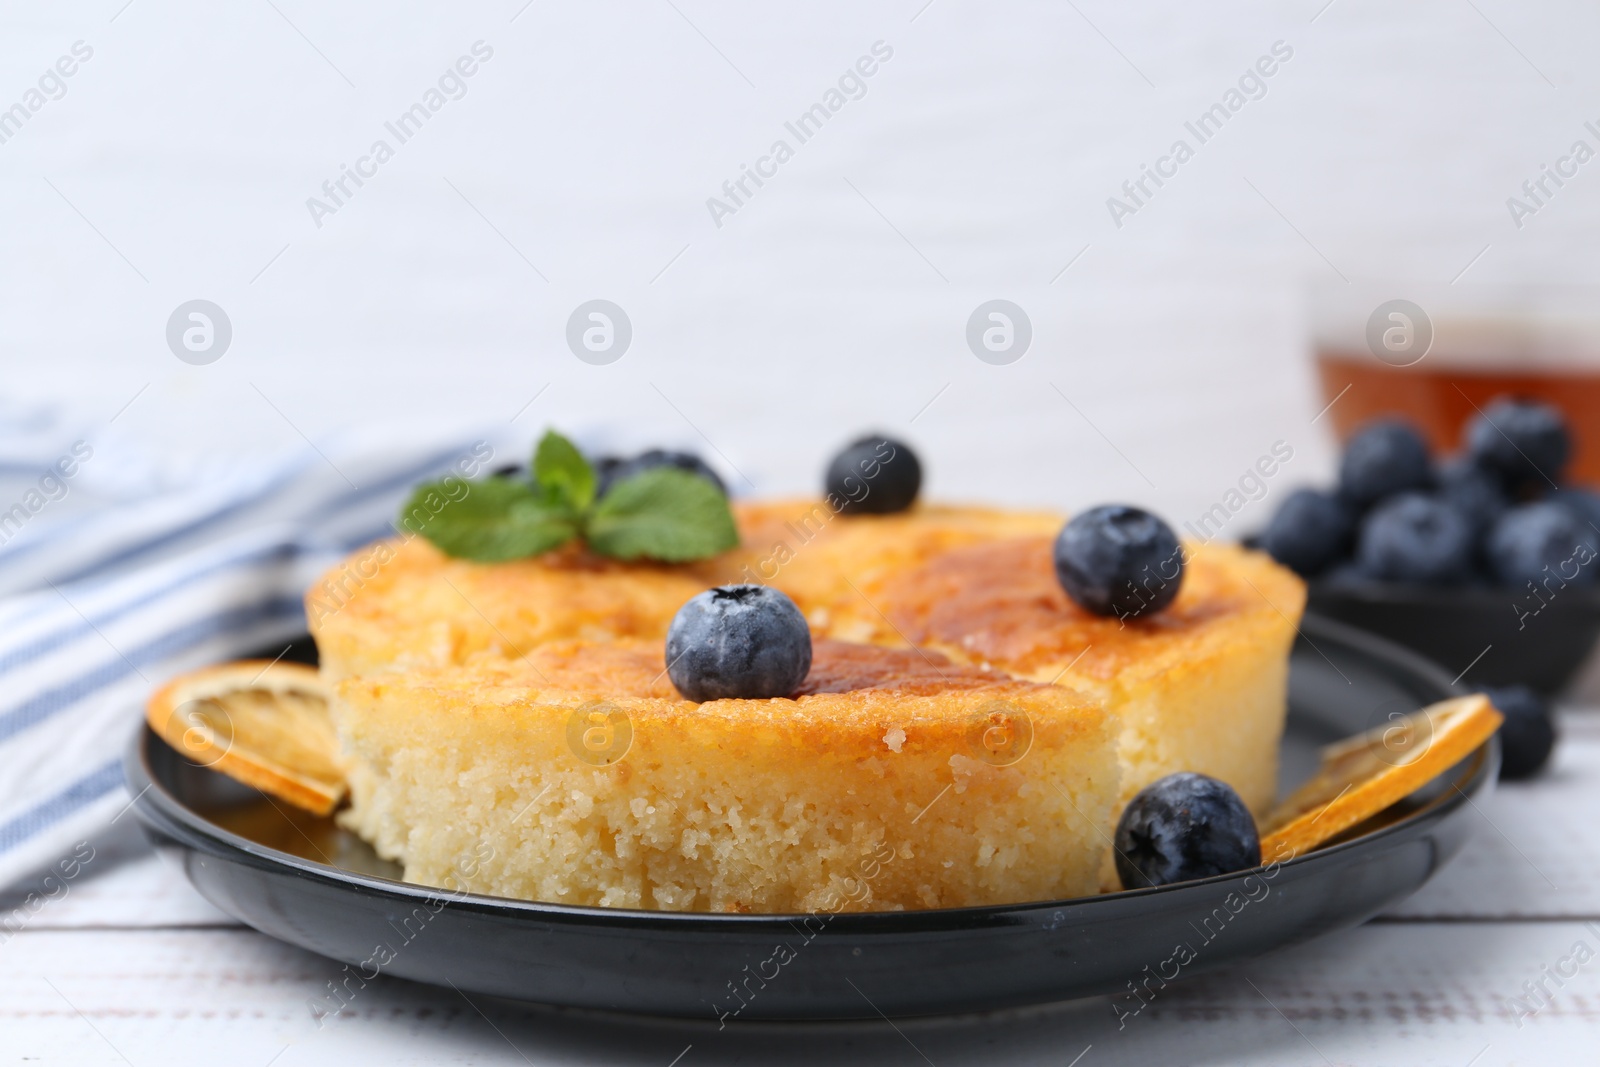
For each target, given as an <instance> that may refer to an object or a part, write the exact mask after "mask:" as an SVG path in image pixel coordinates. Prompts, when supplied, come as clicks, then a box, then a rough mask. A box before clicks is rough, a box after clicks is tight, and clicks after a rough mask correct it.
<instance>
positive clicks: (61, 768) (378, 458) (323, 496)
mask: <svg viewBox="0 0 1600 1067" xmlns="http://www.w3.org/2000/svg"><path fill="white" fill-rule="evenodd" d="M508 429H509V428H508ZM53 444H56V443H54V442H53ZM485 445H487V446H488V451H487V453H486V452H485V449H484V446H485ZM507 447H508V442H507V441H506V440H504V439H497V438H496V437H493V436H490V435H486V434H480V435H476V436H473V435H461V436H460V437H454V436H452V437H445V438H440V437H433V438H432V439H429V440H421V441H418V440H411V441H409V442H402V443H397V442H396V440H395V439H393V438H392V437H390V438H387V439H380V438H374V437H366V438H363V437H360V436H355V435H352V436H350V437H347V438H345V439H343V440H339V441H330V442H319V445H318V447H317V448H310V447H307V448H304V449H297V450H295V451H293V452H291V453H286V454H284V455H281V456H278V457H276V458H274V459H273V460H271V461H267V462H258V463H254V464H243V465H241V466H239V467H238V468H237V469H236V470H234V471H233V472H232V473H231V474H230V475H229V476H227V477H223V478H214V479H211V480H209V481H206V482H204V483H201V484H195V485H192V486H180V487H177V488H168V489H166V490H165V491H161V492H152V493H148V494H137V493H136V494H130V495H132V496H134V497H135V498H134V499H122V500H117V499H115V498H114V496H105V495H102V496H101V498H99V499H92V494H88V493H79V497H80V498H81V497H91V499H74V500H73V504H74V505H75V506H72V507H67V506H65V505H63V506H60V507H57V508H56V510H57V511H59V512H60V514H59V515H58V514H56V513H55V512H53V511H52V507H54V506H55V505H54V504H52V505H51V506H46V507H39V508H37V510H35V511H26V509H25V512H26V513H24V512H18V513H16V514H17V516H18V518H17V521H16V523H14V524H13V526H14V527H20V528H10V529H6V530H5V531H4V532H5V537H4V539H3V543H0V887H4V886H6V885H9V884H11V883H14V882H15V881H17V880H18V879H20V878H22V877H25V876H27V875H28V874H30V873H32V872H33V871H35V870H37V869H39V868H41V867H44V866H47V865H49V864H51V863H53V862H55V861H56V860H58V859H60V858H61V857H62V856H65V855H67V854H69V853H70V852H71V851H72V848H73V846H74V845H75V844H76V843H77V842H78V841H81V840H83V839H84V838H85V837H88V836H90V835H92V834H93V833H94V832H96V831H97V830H98V829H101V828H103V827H104V826H105V824H106V823H108V822H109V821H110V820H111V819H113V818H115V817H117V816H118V813H119V812H121V811H122V810H124V809H125V808H126V807H127V806H128V804H129V802H130V800H132V799H133V798H131V797H129V796H128V795H127V793H126V790H125V789H123V787H122V771H121V756H122V752H123V749H124V748H125V746H126V744H127V742H128V741H129V739H130V738H131V737H132V735H133V733H134V731H135V730H137V729H138V728H139V727H140V724H141V722H142V721H143V703H144V700H145V698H146V697H147V696H148V694H149V693H150V691H151V690H152V689H153V688H155V687H156V686H158V685H160V684H161V683H162V682H163V681H164V680H166V679H167V678H169V677H171V676H172V675H173V674H175V673H178V672H180V671H183V670H189V669H192V668H194V667H198V666H202V665H204V664H206V663H210V662H216V661H220V660H226V659H230V658H236V657H238V656H240V655H242V654H245V653H248V652H252V651H256V650H259V649H261V648H264V647H271V646H273V645H274V644H275V643H277V642H282V643H284V644H287V643H288V641H289V640H290V639H291V638H293V637H294V636H296V635H298V634H300V633H303V632H304V630H305V615H304V611H303V608H302V601H301V598H302V596H303V594H304V591H305V589H306V588H307V587H308V586H309V585H310V583H311V582H312V581H313V579H314V578H315V577H316V576H317V575H319V574H320V573H321V572H322V571H323V570H325V569H326V568H328V567H329V566H331V565H332V564H333V563H334V562H335V561H337V560H338V559H339V558H340V557H341V556H343V555H345V554H347V553H348V552H350V551H351V550H353V549H354V548H356V547H359V546H360V545H362V544H365V543H367V542H370V541H372V540H375V539H376V538H378V537H382V536H384V535H385V534H387V533H391V532H393V527H392V525H391V520H392V519H393V517H394V516H395V515H396V514H397V513H398V510H399V505H400V503H401V501H402V500H403V499H404V496H405V495H406V493H407V491H408V490H409V488H410V487H411V486H412V485H414V484H415V483H417V482H419V481H422V480H424V479H427V478H431V477H437V476H440V475H442V474H444V473H447V472H448V471H450V470H451V469H452V468H454V469H456V470H458V471H461V470H463V469H467V470H470V471H473V472H476V473H481V472H482V471H483V470H484V469H486V468H488V467H492V466H493V465H494V464H496V463H497V462H504V458H497V457H504V456H505V455H506V451H505V450H506V449H507ZM15 451H16V450H15V449H11V450H8V452H7V454H6V457H5V463H4V469H3V470H0V494H6V495H0V520H3V517H4V515H5V514H6V512H7V509H8V508H11V507H12V505H11V504H10V503H8V500H17V501H23V500H25V499H29V498H26V497H24V496H23V495H22V494H23V493H24V492H25V490H26V488H27V486H29V485H31V484H33V482H35V481H36V480H37V478H38V476H39V474H38V473H37V472H40V471H44V470H46V469H48V467H49V465H50V463H51V462H52V461H53V459H54V457H55V456H56V455H58V454H59V448H43V449H40V450H38V452H39V457H40V458H39V460H38V463H37V466H30V464H29V463H28V462H26V460H25V459H19V458H18V457H17V455H16V454H15ZM93 462H94V460H92V459H90V460H87V461H85V466H86V467H87V465H88V464H90V463H93ZM19 486H20V488H19Z"/></svg>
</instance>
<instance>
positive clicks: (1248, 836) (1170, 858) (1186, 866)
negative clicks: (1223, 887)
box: [1116, 771, 1261, 889]
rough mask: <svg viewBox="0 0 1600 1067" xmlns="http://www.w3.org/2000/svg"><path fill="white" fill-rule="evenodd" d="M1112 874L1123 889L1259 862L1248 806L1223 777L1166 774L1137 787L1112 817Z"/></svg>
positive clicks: (1239, 868)
mask: <svg viewBox="0 0 1600 1067" xmlns="http://www.w3.org/2000/svg"><path fill="white" fill-rule="evenodd" d="M1116 845H1117V876H1118V877H1119V878H1121V879H1122V888H1124V889H1144V888H1146V887H1147V886H1156V885H1171V884H1172V883H1173V882H1187V881H1189V880H1191V879H1194V878H1209V877H1211V876H1212V875H1214V874H1227V873H1229V872H1230V871H1242V870H1244V869H1245V868H1247V867H1255V866H1258V865H1259V864H1260V863H1261V838H1260V836H1259V834H1258V833H1257V831H1256V821H1255V819H1254V818H1253V817H1251V815H1250V809H1249V808H1247V807H1245V806H1244V801H1243V800H1240V799H1239V794H1238V793H1235V792H1234V791H1233V787H1231V786H1229V785H1228V784H1227V783H1226V782H1219V781H1217V780H1216V779H1215V778H1208V777H1206V776H1205V775H1203V774H1191V773H1189V772H1187V771H1185V772H1183V773H1181V774H1169V775H1167V776H1166V777H1165V778H1162V779H1161V780H1159V781H1156V782H1152V783H1151V784H1149V785H1147V786H1145V787H1144V788H1143V789H1141V790H1139V793H1138V795H1137V796H1135V797H1134V798H1133V799H1132V800H1131V801H1129V802H1128V806H1127V808H1126V809H1124V810H1123V812H1122V818H1120V819H1118V820H1117V837H1116Z"/></svg>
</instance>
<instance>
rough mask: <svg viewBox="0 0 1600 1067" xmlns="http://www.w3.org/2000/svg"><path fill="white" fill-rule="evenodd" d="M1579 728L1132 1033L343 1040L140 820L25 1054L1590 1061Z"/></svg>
mask: <svg viewBox="0 0 1600 1067" xmlns="http://www.w3.org/2000/svg"><path fill="white" fill-rule="evenodd" d="M1563 729H1564V731H1565V735H1564V738H1563V741H1562V745H1561V747H1560V749H1559V750H1558V752H1557V756H1556V760H1555V762H1554V764H1553V766H1552V768H1551V769H1550V771H1549V772H1548V773H1547V774H1546V775H1545V776H1544V777H1542V778H1540V779H1538V780H1537V781H1535V782H1532V783H1528V784H1522V785H1507V786H1504V787H1502V788H1500V789H1499V790H1497V791H1496V792H1495V793H1494V794H1493V796H1491V797H1490V798H1489V799H1488V800H1486V801H1484V802H1483V803H1482V804H1481V805H1480V812H1479V815H1478V816H1477V817H1478V819H1479V822H1480V825H1479V826H1478V827H1477V829H1476V831H1475V832H1474V836H1473V837H1472V839H1471V841H1470V842H1469V843H1468V845H1467V847H1466V848H1465V850H1464V851H1463V852H1462V854H1461V855H1460V856H1458V857H1457V858H1456V860H1455V861H1454V862H1453V863H1452V864H1451V865H1450V866H1449V867H1447V868H1446V869H1445V870H1444V871H1443V872H1442V873H1441V874H1440V875H1438V876H1437V877H1436V878H1435V879H1434V881H1433V882H1432V883H1430V884H1429V885H1428V886H1426V887H1425V888H1424V889H1423V890H1422V891H1421V892H1420V893H1418V894H1417V895H1416V896H1415V897H1414V898H1412V899H1411V900H1409V901H1406V902H1405V903H1403V904H1402V905H1400V906H1399V907H1397V908H1395V909H1394V910H1393V911H1392V912H1390V913H1389V914H1386V915H1384V916H1382V917H1380V918H1378V919H1376V920H1374V921H1372V922H1370V923H1368V924H1367V925H1365V926H1362V927H1360V928H1358V929H1355V930H1351V931H1348V932H1345V933H1341V934H1335V935H1332V936H1329V937H1325V938H1323V939H1322V940H1320V941H1316V942H1312V943H1310V944H1307V945H1302V946H1299V947H1296V948H1292V949H1287V950H1284V951H1281V952H1279V953H1276V954H1274V955H1272V956H1269V957H1266V958H1263V959H1260V960H1257V961H1253V962H1250V963H1246V964H1243V965H1239V966H1235V967H1231V968H1228V969H1226V970H1222V971H1218V972H1215V973H1210V974H1203V975H1200V976H1198V977H1195V978H1193V979H1190V980H1187V981H1184V982H1182V983H1179V984H1175V985H1174V986H1173V987H1172V988H1171V989H1169V990H1167V991H1165V992H1164V993H1163V995H1162V996H1160V997H1158V998H1157V999H1155V1000H1154V1001H1152V1002H1151V1003H1150V1004H1149V1006H1148V1007H1146V1008H1145V1009H1144V1010H1143V1011H1142V1012H1141V1013H1140V1014H1139V1015H1137V1016H1136V1017H1133V1018H1131V1019H1128V1020H1126V1025H1125V1027H1124V1028H1123V1029H1121V1030H1120V1031H1119V1029H1118V1026H1117V1022H1116V1018H1115V1015H1114V1013H1113V1012H1112V1009H1111V1002H1110V1000H1109V999H1108V998H1096V999H1090V1000H1084V1001H1078V1002H1075V1003H1070V1004H1061V1005H1054V1006H1048V1007H1040V1008H1027V1009H1018V1010H1016V1011H1008V1012H998V1013H992V1014H985V1015H976V1016H969V1017H961V1018H950V1019H939V1020H918V1021H903V1022H898V1023H896V1024H893V1025H891V1024H889V1023H886V1022H865V1023H851V1024H826V1025H774V1024H746V1025H737V1026H729V1027H728V1028H727V1029H726V1030H721V1031H719V1030H718V1028H717V1027H716V1025H715V1024H714V1023H706V1024H701V1023H694V1022H660V1021H645V1020H636V1019H629V1018H626V1017H619V1016H610V1015H601V1014H593V1013H586V1012H573V1011H561V1010H554V1009H545V1008H535V1007H523V1006H517V1005H511V1004H503V1003H497V1002H494V1001H491V1000H488V999H487V998H482V997H473V998H472V999H471V1001H469V1000H468V999H467V998H466V997H464V996H462V995H460V994H458V993H456V992H453V991H451V990H448V989H444V990H440V989H432V988H428V987H425V986H421V985H415V984H412V983H409V982H405V981H401V980H397V979H387V978H380V979H378V980H377V981H375V982H373V983H371V984H370V985H368V986H367V987H366V988H365V989H364V990H362V991H361V992H360V993H359V995H358V997H357V999H356V1000H355V1001H354V1002H353V1004H352V1005H351V1007H350V1008H349V1009H348V1011H347V1012H346V1013H345V1014H343V1015H341V1016H339V1017H337V1018H332V1019H329V1020H327V1021H325V1022H324V1023H323V1025H321V1026H320V1027H319V1025H318V1022H317V1020H316V1019H315V1018H314V1016H313V1015H312V1013H311V1011H310V1009H309V1008H308V1006H307V1001H308V999H310V998H311V997H313V996H315V995H316V994H318V993H320V992H322V991H323V988H324V985H325V983H326V982H327V981H328V979H330V978H331V977H333V976H334V974H335V973H336V972H337V971H338V967H337V965H335V964H333V963H331V962H330V961H328V960H325V959H322V958H320V957H317V956H315V955H312V954H311V953H308V952H304V951H302V950H300V949H297V948H292V947H290V946H287V945H284V944H281V943H279V942H276V941H273V940H271V939H269V938H267V937H264V936H262V935H261V934H258V933H256V932H255V931H253V930H250V929H248V928H247V927H244V926H241V925H239V924H238V923H236V922H233V921H232V920H231V919H229V918H228V917H227V916H225V915H223V914H221V913H220V912H218V911H216V910H215V909H213V908H212V907H211V906H210V905H208V904H207V903H206V902H205V901H204V900H202V899H201V898H200V897H199V896H198V895H197V894H196V893H195V892H194V890H193V889H192V888H190V887H189V885H188V883H187V882H186V881H185V880H184V878H183V876H182V874H181V873H179V872H178V871H177V870H176V869H174V868H172V867H170V866H169V865H167V864H166V863H165V862H164V861H163V860H161V859H160V858H158V857H157V856H155V855H154V854H151V853H149V852H148V851H147V850H145V848H144V847H143V844H142V841H141V840H140V838H139V836H138V834H137V833H136V832H135V828H134V827H133V826H131V825H129V824H130V823H131V821H132V817H131V816H128V817H125V818H124V819H122V820H119V823H118V824H117V826H116V827H115V832H113V833H112V834H110V835H108V836H107V837H106V838H105V839H104V840H101V841H97V842H95V846H96V858H95V860H94V861H93V862H91V864H90V865H89V869H88V870H86V871H85V872H84V874H83V876H81V877H80V878H79V879H77V880H76V881H75V882H73V883H72V884H71V888H70V890H69V892H68V893H67V895H66V896H64V897H61V898H59V899H57V900H56V901H54V902H53V903H51V904H49V905H47V906H46V907H44V908H43V909H41V910H40V911H39V912H38V913H37V914H36V915H35V916H34V918H33V919H32V920H31V922H29V923H28V924H27V926H26V927H25V929H23V931H22V932H20V933H18V934H16V935H14V936H13V937H12V938H11V939H10V940H9V941H8V942H7V943H5V944H4V945H0V1063H21V1062H33V1061H35V1060H37V1061H39V1062H43V1063H83V1064H100V1063H104V1064H118V1063H128V1064H132V1065H135V1067H144V1065H146V1064H149V1065H156V1064H161V1065H167V1067H177V1065H186V1064H212V1063H219V1062H226V1063H229V1064H235V1065H240V1067H249V1065H253V1064H259V1065H263V1067H264V1065H266V1064H268V1063H276V1064H278V1065H279V1067H298V1065H302V1064H306V1065H309V1064H340V1065H343V1064H347V1063H350V1062H389V1063H394V1064H408V1063H418V1064H436V1063H460V1064H520V1063H524V1062H526V1063H534V1064H541V1065H542V1064H580V1063H607V1064H641V1065H647V1067H667V1065H668V1064H671V1063H673V1062H677V1063H678V1064H681V1065H682V1067H692V1065H694V1064H712V1063H759V1064H788V1063H795V1064H802V1063H804V1064H813V1063H827V1062H832V1063H841V1064H855V1063H861V1064H868V1063H870V1064H897V1063H900V1064H920V1063H923V1062H929V1063H932V1064H936V1065H937V1067H947V1065H955V1064H1031V1063H1040V1064H1056V1065H1061V1067H1065V1065H1066V1064H1069V1063H1074V1062H1076V1063H1079V1064H1081V1065H1082V1067H1101V1065H1110V1064H1130V1065H1144V1064H1151V1063H1172V1064H1177V1063H1188V1064H1273V1065H1284V1064H1307V1065H1318V1064H1345V1063H1359V1064H1442V1065H1457V1067H1466V1065H1467V1064H1474V1065H1475V1067H1488V1065H1491V1064H1493V1065H1499V1064H1535V1063H1539V1064H1547V1063H1574V1062H1580V1061H1582V1060H1583V1059H1584V1058H1586V1057H1587V1056H1588V1055H1590V1054H1591V1053H1592V1051H1593V1049H1594V1048H1595V1047H1596V1046H1595V1042H1596V1041H1600V820H1596V818H1595V817H1594V812H1595V811H1596V810H1600V715H1596V714H1593V713H1592V712H1576V713H1569V714H1567V715H1566V716H1565V717H1564V721H1563ZM14 904H15V902H14V901H12V902H10V903H9V904H8V907H10V906H14ZM1579 942H1582V943H1584V944H1585V945H1586V946H1587V952H1580V953H1578V954H1577V955H1579V956H1583V955H1587V954H1588V953H1594V954H1595V955H1596V958H1595V959H1593V960H1590V961H1588V962H1587V963H1586V964H1583V965H1581V966H1579V965H1578V963H1577V960H1576V959H1575V958H1574V946H1575V945H1577V944H1578V943H1579ZM1564 958H1565V959H1571V960H1572V962H1571V963H1563V962H1562V961H1563V959H1564ZM1574 967H1576V969H1577V973H1576V975H1574V976H1572V977H1568V978H1565V979H1562V980H1561V981H1560V982H1559V983H1558V982H1557V981H1556V980H1555V979H1552V978H1550V977H1548V975H1550V974H1555V973H1557V972H1558V970H1567V971H1569V972H1570V971H1571V970H1573V968H1574ZM1541 978H1543V979H1544V982H1545V986H1546V988H1548V989H1549V990H1550V991H1551V993H1552V994H1553V996H1552V997H1551V998H1549V999H1548V1001H1546V1000H1544V999H1543V998H1539V999H1537V1000H1535V1001H1527V1000H1524V1004H1525V1005H1528V1006H1538V1007H1539V1010H1538V1011H1537V1013H1536V1014H1533V1015H1532V1016H1531V1017H1527V1018H1521V1017H1519V1016H1521V1015H1522V1014H1523V1013H1524V1012H1525V1010H1526V1009H1525V1008H1523V1009H1518V1008H1516V1007H1515V1006H1514V1005H1513V1004H1512V999H1513V998H1526V996H1527V992H1526V990H1525V989H1524V987H1523V983H1524V982H1527V981H1534V982H1537V981H1539V980H1540V979H1541ZM1091 1046H1092V1047H1091ZM1086 1050H1087V1051H1086ZM1080 1053H1081V1054H1082V1059H1081V1060H1077V1061H1074V1057H1076V1056H1078V1055H1079V1054H1080ZM680 1054H681V1056H682V1058H681V1059H680V1060H677V1061H674V1057H677V1056H680Z"/></svg>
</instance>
